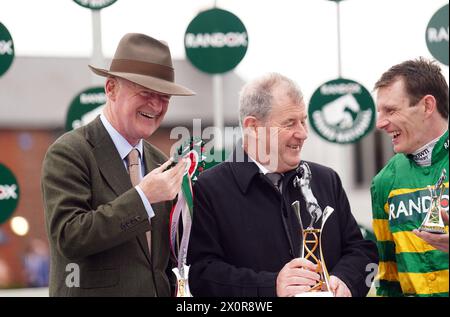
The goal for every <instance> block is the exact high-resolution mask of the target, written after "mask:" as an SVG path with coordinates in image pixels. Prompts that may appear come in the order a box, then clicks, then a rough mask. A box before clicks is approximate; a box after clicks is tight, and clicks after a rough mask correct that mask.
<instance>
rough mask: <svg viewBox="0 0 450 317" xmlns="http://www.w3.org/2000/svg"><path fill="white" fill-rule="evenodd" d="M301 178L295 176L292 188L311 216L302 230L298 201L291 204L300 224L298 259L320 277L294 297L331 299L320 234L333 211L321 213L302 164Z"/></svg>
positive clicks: (306, 166) (309, 171)
mask: <svg viewBox="0 0 450 317" xmlns="http://www.w3.org/2000/svg"><path fill="white" fill-rule="evenodd" d="M299 169H300V174H301V175H302V176H301V178H300V177H298V176H296V177H295V179H294V187H296V188H299V189H300V190H301V193H302V195H303V197H304V198H305V201H306V209H307V211H308V213H309V214H310V215H311V222H310V224H309V226H308V227H306V228H304V227H303V223H302V218H301V216H300V203H299V201H298V200H296V201H294V202H293V203H292V208H293V209H294V212H295V215H296V216H297V220H298V222H299V224H300V231H301V232H300V234H301V236H302V238H303V242H302V246H301V249H300V257H302V258H305V259H307V260H309V261H311V262H312V263H314V264H316V265H317V269H316V272H317V273H318V274H319V275H320V280H319V281H317V283H316V284H315V285H313V286H312V287H311V289H309V290H308V291H307V292H305V293H301V294H297V295H296V297H333V296H334V295H333V292H332V291H331V289H330V277H329V274H328V270H327V267H326V265H325V261H324V256H323V252H322V232H323V228H324V226H325V222H326V221H327V219H328V218H329V217H330V215H331V214H332V212H333V211H334V209H333V208H332V207H330V206H327V207H326V208H325V209H324V210H323V211H322V209H321V208H320V206H319V204H318V202H317V199H316V197H315V196H314V194H313V192H312V190H311V180H312V174H311V169H310V168H309V165H308V164H307V163H305V162H302V163H301V164H300V166H299ZM319 219H322V223H321V225H320V229H316V228H314V223H316V222H317V221H318V220H319Z"/></svg>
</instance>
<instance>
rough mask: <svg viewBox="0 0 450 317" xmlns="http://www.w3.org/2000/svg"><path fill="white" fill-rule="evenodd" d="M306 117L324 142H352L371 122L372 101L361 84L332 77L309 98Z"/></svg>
mask: <svg viewBox="0 0 450 317" xmlns="http://www.w3.org/2000/svg"><path fill="white" fill-rule="evenodd" d="M308 116H309V118H310V123H311V126H312V128H313V129H314V131H315V132H316V133H317V134H319V136H321V137H322V138H324V139H325V140H327V141H330V142H334V143H344V144H345V143H353V142H356V141H358V140H359V139H361V138H362V137H364V136H365V135H367V134H368V133H369V132H370V131H371V130H372V129H373V127H374V125H375V104H374V102H373V99H372V96H371V95H370V93H369V92H368V91H367V89H365V88H364V87H363V86H362V85H361V84H359V83H357V82H355V81H352V80H349V79H342V78H340V79H336V80H332V81H328V82H326V83H324V84H323V85H321V86H320V87H319V88H318V89H317V90H316V91H315V92H314V94H313V96H312V97H311V101H310V103H309V107H308Z"/></svg>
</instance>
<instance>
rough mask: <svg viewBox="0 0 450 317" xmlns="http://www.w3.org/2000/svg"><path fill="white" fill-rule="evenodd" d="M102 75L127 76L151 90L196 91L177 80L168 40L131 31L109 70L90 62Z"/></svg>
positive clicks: (169, 92)
mask: <svg viewBox="0 0 450 317" xmlns="http://www.w3.org/2000/svg"><path fill="white" fill-rule="evenodd" d="M89 67H90V68H91V70H92V71H93V72H94V73H96V74H97V75H100V76H105V77H106V76H117V77H121V78H125V79H127V80H129V81H132V82H134V83H136V84H139V85H141V86H144V87H145V88H148V89H150V90H153V91H156V92H160V93H163V94H167V95H174V96H192V95H195V93H194V92H193V91H192V90H190V89H188V88H186V87H183V86H181V85H178V84H175V82H174V80H175V74H174V69H173V65H172V58H171V56H170V50H169V47H168V46H167V44H165V43H163V42H161V41H158V40H155V39H154V38H152V37H150V36H147V35H144V34H139V33H128V34H125V36H124V37H122V39H121V40H120V42H119V45H118V46H117V49H116V53H115V54H114V57H113V59H112V62H111V66H110V67H109V70H106V69H100V68H96V67H94V66H92V65H89Z"/></svg>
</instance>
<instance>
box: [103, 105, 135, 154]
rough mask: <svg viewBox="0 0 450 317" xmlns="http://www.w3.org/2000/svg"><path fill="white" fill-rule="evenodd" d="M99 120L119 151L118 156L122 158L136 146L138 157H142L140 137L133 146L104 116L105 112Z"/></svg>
mask: <svg viewBox="0 0 450 317" xmlns="http://www.w3.org/2000/svg"><path fill="white" fill-rule="evenodd" d="M100 120H101V121H102V123H103V125H104V126H105V128H106V131H108V134H109V136H110V137H111V139H112V141H113V143H114V145H115V147H116V149H117V152H119V155H120V158H121V159H122V160H124V159H125V158H126V157H127V155H128V153H130V151H131V150H132V149H133V148H136V149H137V150H138V151H139V154H140V158H141V159H142V148H143V142H142V139H141V140H140V141H139V143H138V144H137V145H136V146H135V147H133V146H131V144H130V143H128V141H127V140H126V139H125V138H124V137H123V136H122V135H121V134H120V133H119V132H118V131H117V130H116V129H115V128H114V127H113V126H112V125H111V123H110V122H109V121H108V119H107V118H106V116H105V114H104V113H102V114H101V115H100Z"/></svg>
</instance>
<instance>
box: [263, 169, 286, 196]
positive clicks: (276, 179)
mask: <svg viewBox="0 0 450 317" xmlns="http://www.w3.org/2000/svg"><path fill="white" fill-rule="evenodd" d="M266 177H267V178H268V179H269V180H270V181H271V182H272V184H273V186H275V188H276V189H277V190H278V191H279V192H280V193H281V190H282V188H281V185H282V184H281V183H282V180H283V175H282V174H280V173H267V174H266Z"/></svg>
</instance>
